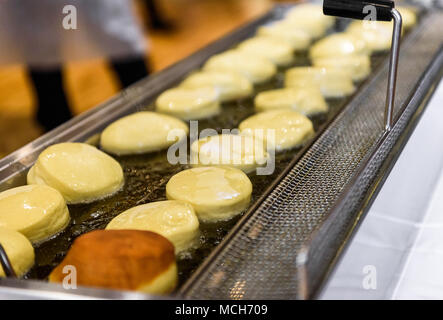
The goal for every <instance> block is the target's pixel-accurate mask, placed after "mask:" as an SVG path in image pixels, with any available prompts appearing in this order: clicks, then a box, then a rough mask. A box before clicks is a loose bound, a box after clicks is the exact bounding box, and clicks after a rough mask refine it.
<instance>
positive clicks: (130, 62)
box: [0, 0, 149, 131]
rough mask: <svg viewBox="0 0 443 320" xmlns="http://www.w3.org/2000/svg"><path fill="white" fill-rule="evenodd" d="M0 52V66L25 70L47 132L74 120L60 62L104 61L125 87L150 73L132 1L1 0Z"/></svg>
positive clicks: (38, 116) (38, 119)
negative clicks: (16, 64) (20, 65)
mask: <svg viewBox="0 0 443 320" xmlns="http://www.w3.org/2000/svg"><path fill="white" fill-rule="evenodd" d="M0 48H1V49H0V64H14V63H21V64H26V65H28V67H29V75H30V78H31V80H32V82H33V84H34V87H35V92H36V98H37V103H38V109H37V113H36V119H37V121H38V122H39V123H40V124H41V126H42V127H43V128H44V129H45V130H47V131H48V130H51V129H53V128H55V127H57V126H58V125H60V124H62V123H64V122H66V121H68V120H69V119H70V118H71V117H72V114H71V111H70V109H69V105H68V101H67V97H66V94H65V91H64V87H63V74H62V66H63V64H64V63H66V62H68V61H76V60H82V59H94V58H100V57H106V58H107V59H108V60H109V61H110V65H111V66H112V68H113V69H114V71H115V72H116V74H117V76H118V78H119V79H120V81H121V85H122V87H123V88H125V87H127V86H129V85H131V84H132V83H134V82H136V81H138V80H140V79H142V78H144V77H146V76H147V75H148V74H149V72H148V68H147V65H146V63H145V60H144V57H145V53H146V42H145V40H144V36H143V31H142V29H141V28H140V26H139V25H138V23H137V21H136V18H135V15H134V12H133V8H132V1H130V0H69V1H63V0H39V1H35V0H2V1H0Z"/></svg>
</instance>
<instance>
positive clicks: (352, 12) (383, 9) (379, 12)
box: [323, 0, 394, 21]
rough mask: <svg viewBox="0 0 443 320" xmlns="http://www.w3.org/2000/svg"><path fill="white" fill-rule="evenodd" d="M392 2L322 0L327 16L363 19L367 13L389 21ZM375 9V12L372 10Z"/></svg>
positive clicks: (379, 19)
mask: <svg viewBox="0 0 443 320" xmlns="http://www.w3.org/2000/svg"><path fill="white" fill-rule="evenodd" d="M393 8H394V2H393V1H389V0H369V1H360V0H324V2H323V13H324V14H325V15H328V16H337V17H343V18H352V19H359V20H364V19H365V18H366V17H367V16H368V14H369V13H372V14H375V15H376V18H377V20H378V21H391V20H392V16H391V10H392V9H393ZM374 10H375V12H374Z"/></svg>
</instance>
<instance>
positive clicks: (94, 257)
mask: <svg viewBox="0 0 443 320" xmlns="http://www.w3.org/2000/svg"><path fill="white" fill-rule="evenodd" d="M65 266H73V267H75V270H76V277H77V285H80V286H89V287H102V288H108V289H118V290H137V291H143V292H146V293H151V294H165V293H170V292H171V291H172V290H174V288H175V286H176V284H177V266H176V263H175V253H174V246H173V245H172V243H171V242H170V241H169V240H167V239H166V238H165V237H163V236H161V235H159V234H157V233H154V232H150V231H140V230H96V231H92V232H89V233H86V234H84V235H82V236H80V237H78V238H77V239H76V240H75V241H74V243H73V244H72V247H71V249H70V250H69V252H68V254H67V255H66V257H65V259H63V261H62V263H61V264H60V265H58V266H57V267H56V268H55V269H54V270H53V271H52V272H51V274H50V275H49V281H50V282H63V279H64V278H65V277H66V275H67V273H66V272H63V269H64V267H65Z"/></svg>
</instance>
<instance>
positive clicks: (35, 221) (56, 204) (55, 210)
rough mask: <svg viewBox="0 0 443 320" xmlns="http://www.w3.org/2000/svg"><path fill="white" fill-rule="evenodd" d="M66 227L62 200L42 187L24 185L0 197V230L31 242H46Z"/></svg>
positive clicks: (67, 215) (59, 195)
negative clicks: (5, 230) (14, 233)
mask: <svg viewBox="0 0 443 320" xmlns="http://www.w3.org/2000/svg"><path fill="white" fill-rule="evenodd" d="M68 223H69V212H68V207H67V206H66V202H65V199H63V196H62V195H61V194H60V192H58V191H57V190H55V189H53V188H51V187H48V186H45V185H28V186H22V187H17V188H12V189H9V190H6V191H4V192H2V193H0V227H5V228H8V229H11V230H15V231H18V232H20V233H22V234H23V235H24V236H25V237H27V238H28V239H29V240H30V241H31V242H33V243H37V242H41V241H43V240H46V239H48V238H50V237H52V236H53V235H55V234H57V233H59V232H61V231H62V230H63V229H65V227H66V226H67V225H68Z"/></svg>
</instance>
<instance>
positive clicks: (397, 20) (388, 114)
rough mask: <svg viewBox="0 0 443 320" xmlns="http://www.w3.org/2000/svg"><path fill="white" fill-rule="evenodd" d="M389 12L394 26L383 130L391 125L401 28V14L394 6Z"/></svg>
mask: <svg viewBox="0 0 443 320" xmlns="http://www.w3.org/2000/svg"><path fill="white" fill-rule="evenodd" d="M391 14H392V18H393V20H394V28H393V33H392V45H391V56H390V58H389V78H388V91H387V95H386V106H385V131H387V132H389V131H391V129H392V126H393V116H394V101H395V87H396V82H397V69H398V57H399V53H400V37H401V28H402V18H401V14H400V13H399V12H398V11H397V10H396V9H395V8H393V9H392V10H391Z"/></svg>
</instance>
